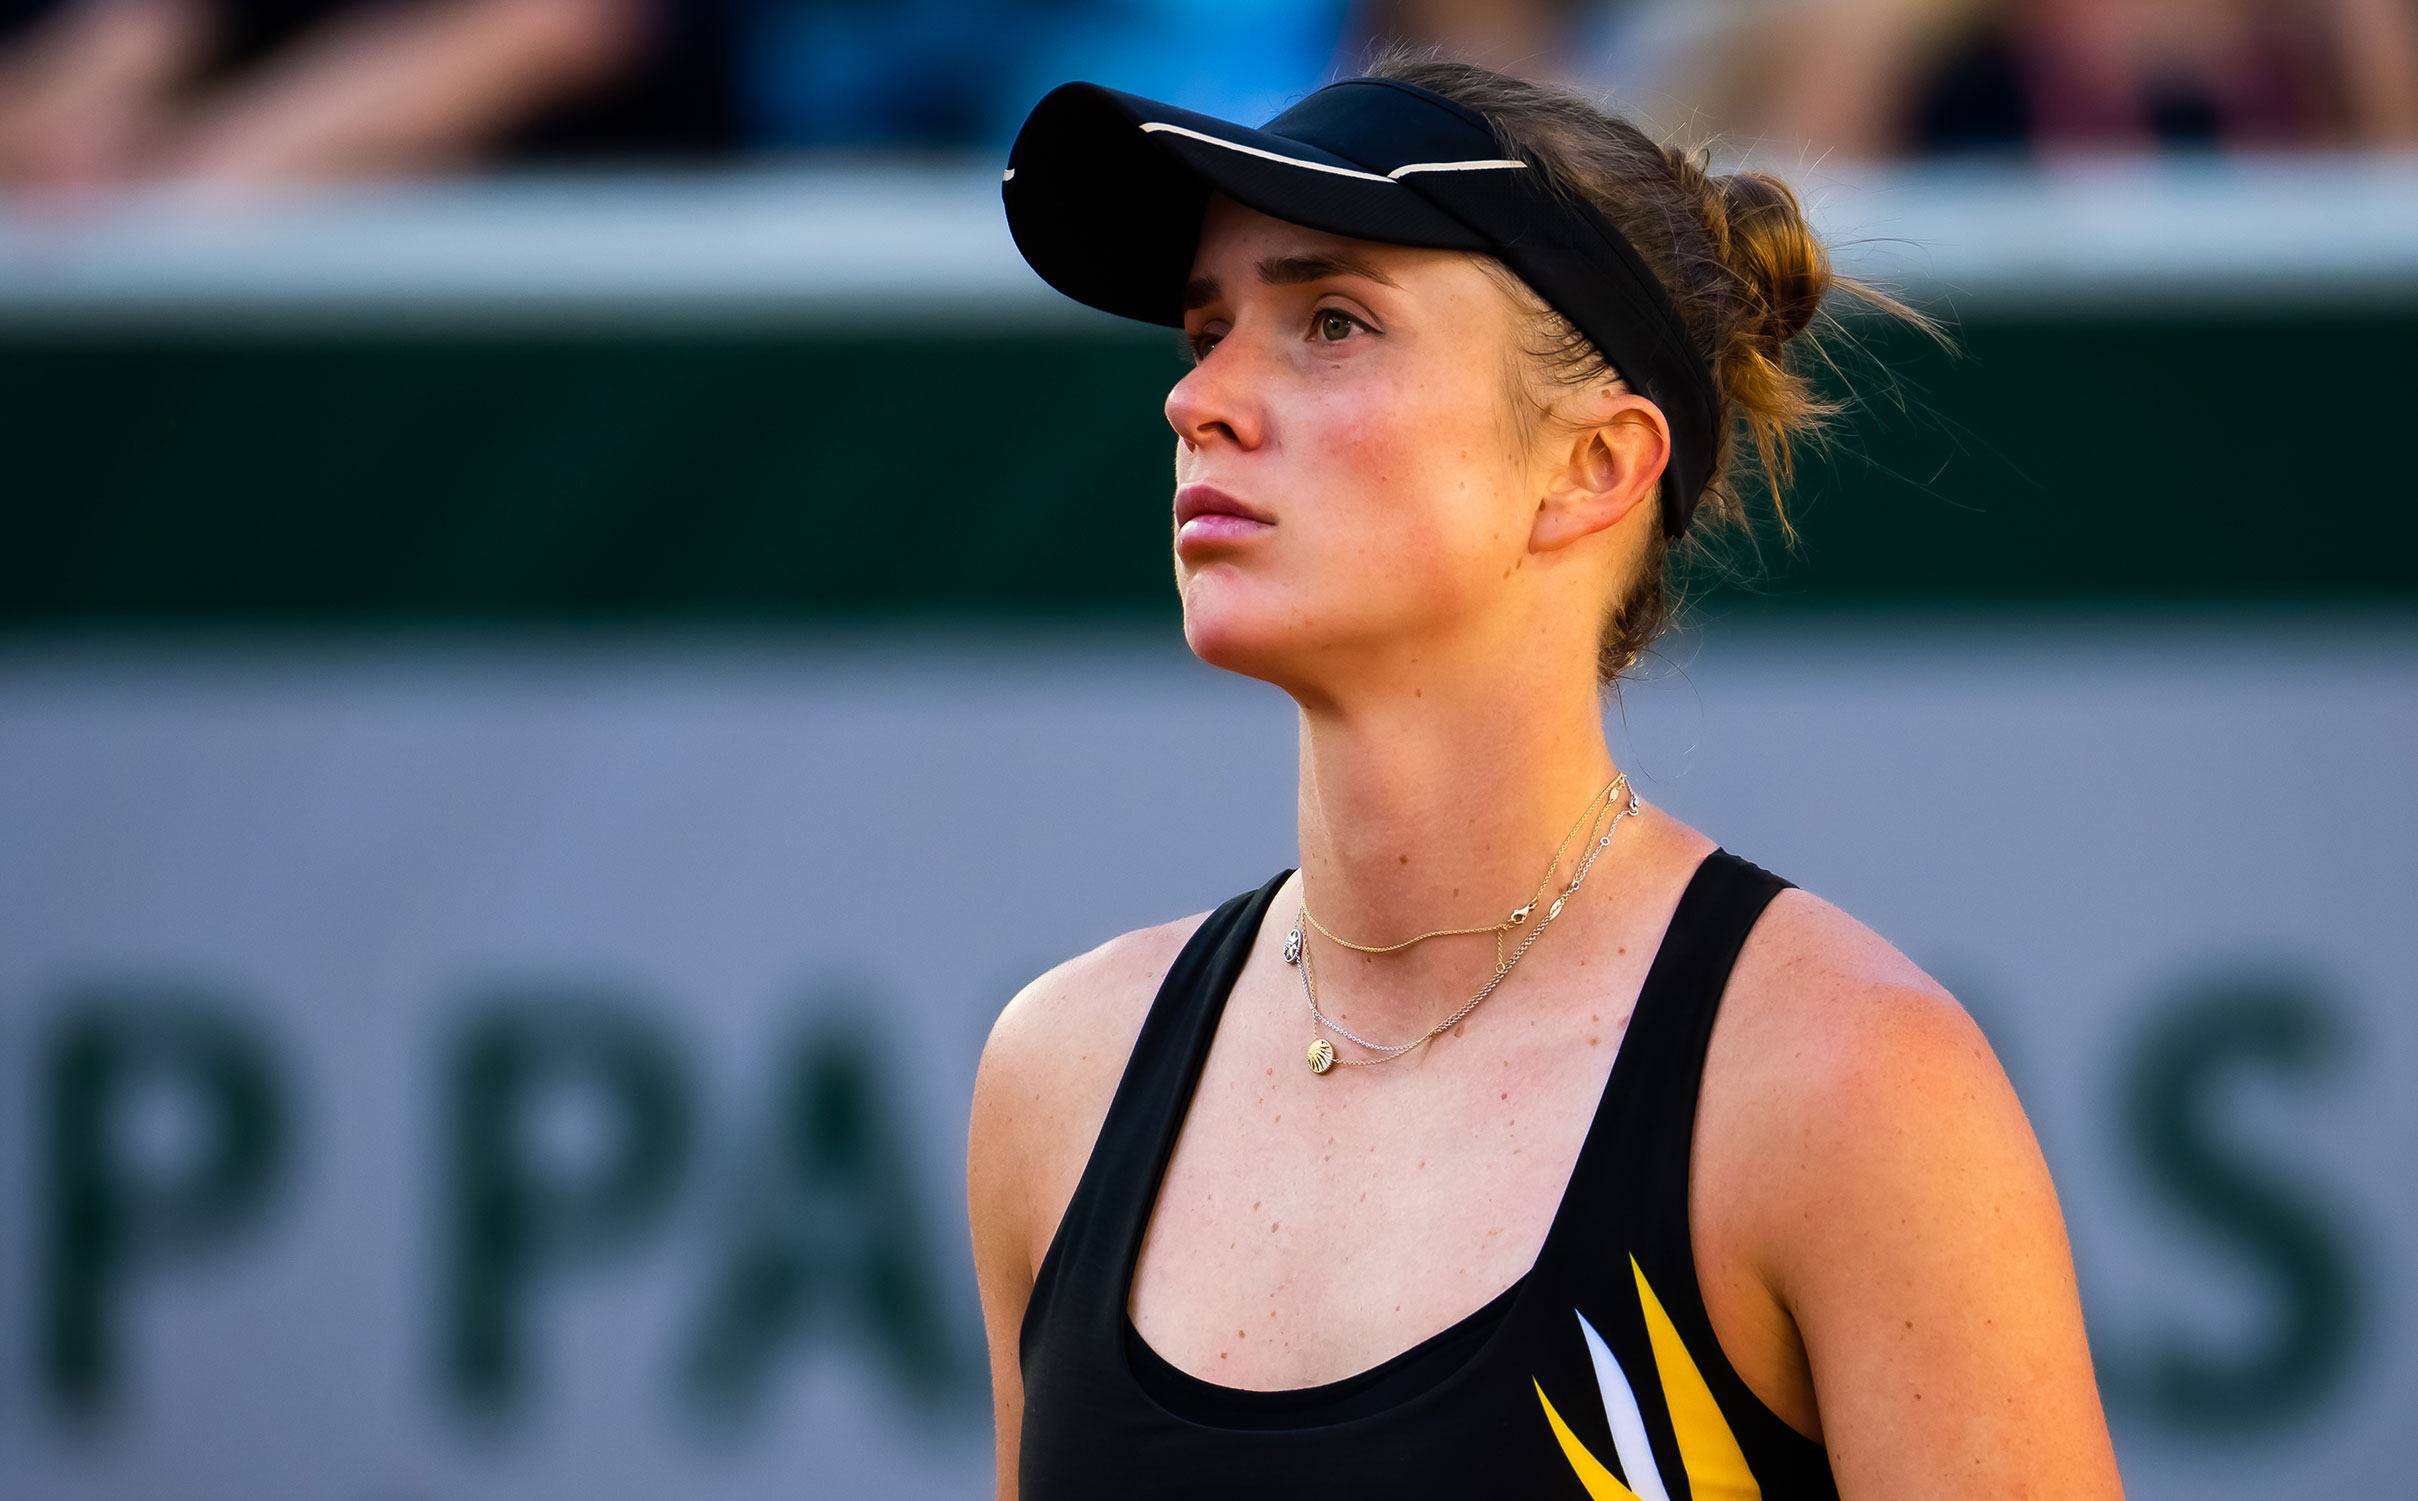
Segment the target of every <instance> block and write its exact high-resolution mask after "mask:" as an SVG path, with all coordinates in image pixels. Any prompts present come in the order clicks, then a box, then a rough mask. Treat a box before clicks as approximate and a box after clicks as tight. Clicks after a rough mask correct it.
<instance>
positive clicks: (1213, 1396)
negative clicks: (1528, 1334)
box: [1053, 848, 1721, 1428]
mask: <svg viewBox="0 0 2418 1501" xmlns="http://www.w3.org/2000/svg"><path fill="white" fill-rule="evenodd" d="M1720 853H1721V851H1720V850H1719V849H1718V848H1716V849H1714V850H1713V851H1711V852H1710V853H1708V854H1706V855H1705V857H1704V858H1703V859H1701V860H1699V861H1698V862H1697V863H1696V866H1695V868H1694V869H1693V870H1691V871H1690V872H1689V873H1688V879H1687V880H1686V882H1685V883H1683V884H1682V885H1681V887H1680V889H1679V895H1678V897H1677V898H1676V899H1675V900H1674V901H1673V902H1672V903H1671V910H1670V911H1669V912H1668V913H1666V914H1665V915H1664V917H1663V922H1662V929H1661V931H1660V933H1659V934H1657V936H1656V938H1655V941H1654V957H1653V958H1652V959H1650V960H1648V961H1647V964H1646V972H1645V974H1644V975H1643V976H1642V977H1641V978H1640V979H1639V980H1638V983H1637V993H1636V994H1635V995H1634V996H1633V997H1631V999H1630V1002H1629V1013H1628V1016H1627V1017H1626V1018H1625V1019H1624V1020H1623V1021H1622V1023H1621V1031H1620V1041H1619V1043H1618V1044H1617V1045H1615V1047H1614V1049H1613V1053H1612V1063H1611V1066H1610V1067H1609V1068H1608V1069H1607V1070H1606V1072H1605V1074H1604V1083H1603V1088H1602V1089H1601V1090H1600V1091H1599V1092H1598V1093H1597V1095H1596V1098H1595V1108H1594V1110H1593V1111H1592V1112H1591V1113H1590V1114H1589V1117H1588V1120H1587V1131H1586V1134H1585V1135H1584V1136H1583V1137H1582V1138H1580V1141H1579V1147H1578V1152H1577V1154H1576V1155H1575V1156H1573V1157H1572V1158H1571V1159H1570V1171H1569V1173H1568V1175H1567V1176H1566V1177H1565V1178H1564V1179H1563V1180H1562V1191H1561V1196H1560V1197H1559V1198H1558V1199H1557V1200H1556V1201H1555V1202H1554V1206H1553V1218H1552V1219H1551V1220H1550V1221H1548V1222H1547V1224H1546V1226H1545V1235H1544V1238H1543V1239H1542V1240H1541V1241H1539V1242H1538V1243H1537V1249H1536V1256H1535V1258H1534V1259H1533V1260H1531V1261H1530V1262H1529V1264H1528V1267H1527V1270H1525V1271H1523V1272H1521V1273H1520V1275H1519V1276H1518V1277H1516V1278H1514V1279H1513V1280H1512V1282H1511V1283H1510V1284H1509V1285H1508V1286H1506V1287H1505V1288H1504V1289H1503V1290H1502V1291H1501V1292H1499V1293H1497V1294H1496V1295H1495V1296H1494V1297H1493V1298H1491V1299H1489V1300H1488V1301H1487V1302H1486V1303H1485V1304H1484V1305H1482V1306H1481V1307H1479V1308H1478V1309H1476V1310H1475V1311H1473V1312H1471V1313H1469V1314H1467V1315H1464V1316H1463V1317H1462V1318H1460V1319H1456V1320H1454V1321H1453V1323H1451V1324H1449V1325H1447V1326H1445V1327H1444V1328H1443V1329H1440V1330H1438V1331H1437V1332H1436V1333H1434V1334H1432V1335H1429V1336H1428V1337H1427V1338H1425V1339H1422V1340H1420V1341H1418V1342H1417V1343H1415V1344H1413V1345H1411V1346H1410V1347H1409V1348H1407V1349H1405V1350H1402V1351H1400V1352H1398V1353H1396V1354H1394V1355H1390V1356H1387V1357H1386V1358H1385V1359H1384V1360H1381V1361H1379V1362H1378V1363H1377V1364H1375V1365H1373V1366H1369V1367H1367V1368H1366V1369H1364V1370H1360V1371H1355V1372H1353V1373H1352V1374H1350V1375H1348V1376H1342V1377H1338V1378H1337V1379H1336V1380H1335V1381H1331V1382H1324V1383H1321V1384H1320V1385H1318V1386H1310V1387H1286V1388H1278V1389H1277V1390H1276V1391H1275V1392H1273V1393H1271V1392H1264V1391H1259V1390H1255V1389H1253V1388H1250V1387H1236V1386H1226V1385H1223V1384H1221V1383H1219V1382H1215V1381H1210V1380H1208V1379H1206V1378H1205V1377H1200V1376H1195V1375H1193V1374H1192V1373H1191V1372H1190V1371H1187V1370H1185V1369H1184V1368H1183V1367H1181V1366H1179V1365H1176V1364H1175V1363H1174V1362H1173V1361H1171V1360H1168V1359H1167V1357H1166V1356H1165V1355H1163V1354H1161V1353H1160V1352H1159V1351H1158V1350H1156V1349H1154V1348H1152V1347H1151V1345H1150V1343H1149V1341H1147V1340H1144V1339H1142V1338H1141V1331H1140V1329H1139V1328H1138V1327H1136V1326H1135V1324H1134V1322H1133V1281H1134V1276H1135V1274H1136V1273H1137V1272H1139V1271H1140V1270H1141V1264H1142V1243H1143V1241H1144V1240H1145V1239H1146V1238H1147V1237H1148V1235H1149V1231H1150V1222H1151V1220H1152V1219H1153V1218H1155V1217H1156V1215H1157V1213H1158V1202H1159V1194H1160V1192H1161V1191H1162V1190H1163V1189H1164V1188H1165V1187H1166V1182H1167V1168H1168V1166H1169V1164H1170V1163H1171V1162H1172V1161H1173V1160H1174V1152H1173V1150H1172V1141H1171V1143H1170V1150H1169V1151H1168V1152H1167V1153H1166V1155H1165V1156H1164V1157H1163V1158H1162V1159H1161V1161H1160V1163H1159V1168H1158V1171H1157V1173H1156V1174H1155V1175H1153V1177H1152V1178H1151V1180H1150V1190H1149V1192H1150V1197H1149V1201H1148V1205H1147V1208H1146V1210H1145V1212H1144V1213H1143V1215H1142V1217H1141V1221H1140V1223H1139V1224H1138V1225H1137V1226H1136V1227H1135V1230H1134V1234H1133V1239H1132V1244H1131V1245H1129V1246H1128V1247H1127V1248H1126V1250H1125V1253H1124V1255H1123V1257H1122V1258H1121V1260H1120V1262H1119V1267H1120V1273H1121V1275H1120V1276H1119V1279H1118V1293H1119V1296H1118V1299H1117V1323H1118V1325H1119V1327H1120V1337H1119V1339H1118V1342H1117V1346H1118V1354H1117V1361H1118V1369H1119V1370H1120V1371H1121V1372H1122V1373H1123V1375H1124V1377H1125V1379H1126V1381H1127V1382H1128V1383H1130V1384H1131V1385H1132V1386H1133V1388H1134V1389H1135V1391H1136V1392H1137V1393H1139V1394H1140V1396H1141V1397H1142V1399H1143V1400H1144V1401H1147V1402H1149V1403H1150V1404H1151V1405H1152V1406H1153V1407H1156V1408H1158V1409H1159V1410H1160V1411H1162V1412H1165V1413H1166V1414H1167V1415H1168V1416H1169V1417H1171V1418H1174V1419H1176V1420H1177V1421H1179V1422H1186V1423H1192V1424H1194V1425H1195V1426H1198V1427H1217V1428H1223V1427H1224V1426H1225V1425H1222V1424H1215V1423H1202V1422H1200V1421H1199V1420H1198V1419H1195V1418H1192V1417H1188V1416H1186V1415H1185V1414H1183V1413H1178V1412H1174V1411H1171V1410H1169V1409H1168V1408H1167V1407H1166V1406H1165V1404H1163V1403H1161V1402H1160V1401H1159V1400H1158V1398H1157V1397H1156V1396H1155V1395H1153V1394H1152V1393H1151V1391H1150V1390H1149V1388H1148V1387H1147V1386H1146V1385H1145V1384H1144V1383H1143V1381H1142V1378H1141V1376H1140V1375H1139V1374H1138V1373H1137V1372H1136V1371H1135V1370H1134V1365H1133V1356H1134V1353H1135V1352H1136V1350H1137V1349H1139V1350H1141V1351H1146V1352H1148V1354H1149V1356H1150V1357H1151V1358H1152V1359H1154V1360H1156V1361H1158V1362H1159V1363H1160V1364H1161V1365H1163V1366H1165V1367H1166V1369H1167V1370H1169V1371H1172V1372H1174V1373H1175V1374H1176V1375H1177V1376H1179V1377H1182V1378H1183V1379H1184V1381H1185V1382H1191V1383H1197V1384H1198V1385H1199V1386H1200V1387H1204V1388H1207V1389H1208V1390H1207V1391H1206V1392H1205V1393H1202V1394H1201V1395H1203V1396H1204V1397H1205V1399H1206V1400H1207V1401H1208V1402H1209V1403H1211V1404H1213V1405H1219V1406H1227V1405H1231V1406H1234V1407H1236V1408H1238V1409H1245V1408H1248V1407H1249V1406H1251V1405H1253V1403H1254V1399H1256V1398H1260V1397H1274V1398H1277V1399H1279V1401H1280V1402H1281V1399H1282V1398H1284V1397H1287V1396H1293V1395H1297V1394H1311V1400H1312V1401H1313V1402H1316V1401H1318V1400H1319V1396H1320V1394H1323V1393H1325V1392H1327V1391H1328V1390H1329V1389H1330V1388H1333V1387H1337V1386H1342V1385H1349V1384H1351V1383H1355V1382H1360V1381H1362V1380H1363V1379H1364V1378H1372V1380H1371V1384H1375V1379H1381V1378H1380V1377H1379V1373H1381V1372H1385V1371H1386V1370H1388V1368H1392V1367H1396V1363H1397V1362H1406V1361H1411V1360H1414V1359H1415V1358H1416V1357H1417V1356H1419V1355H1420V1354H1421V1353H1422V1352H1423V1351H1425V1350H1427V1349H1428V1348H1429V1347H1431V1346H1432V1345H1433V1344H1434V1343H1435V1342H1436V1341H1439V1340H1443V1339H1446V1338H1448V1337H1450V1336H1452V1335H1453V1334H1455V1333H1456V1332H1457V1331H1460V1330H1462V1329H1463V1328H1464V1326H1466V1325H1467V1324H1468V1323H1469V1322H1470V1320H1472V1319H1476V1318H1478V1317H1480V1316H1482V1315H1485V1314H1486V1313H1487V1312H1488V1311H1489V1310H1491V1309H1494V1308H1496V1307H1497V1306H1498V1305H1500V1307H1501V1310H1502V1311H1501V1312H1500V1314H1499V1315H1497V1316H1496V1323H1495V1327H1494V1329H1493V1330H1491V1331H1490V1332H1489V1333H1488V1334H1487V1336H1486V1338H1485V1339H1483V1340H1481V1341H1479V1342H1478V1343H1477V1345H1476V1347H1475V1348H1473V1349H1472V1350H1471V1351H1470V1352H1469V1355H1468V1358H1467V1359H1466V1360H1463V1361H1462V1362H1460V1363H1459V1364H1458V1365H1456V1366H1455V1367H1454V1368H1452V1369H1451V1370H1448V1371H1443V1372H1440V1373H1438V1374H1437V1376H1436V1377H1435V1379H1434V1381H1433V1382H1432V1383H1429V1384H1426V1385H1423V1386H1421V1387H1419V1388H1418V1389H1417V1390H1414V1391H1408V1392H1404V1393H1402V1394H1401V1395H1400V1397H1399V1399H1398V1400H1396V1401H1395V1402H1393V1403H1390V1404H1388V1405H1386V1406H1383V1407H1379V1408H1376V1409H1374V1410H1372V1411H1370V1412H1366V1413H1357V1414H1355V1415H1354V1416H1353V1417H1351V1418H1349V1419H1345V1420H1342V1422H1340V1423H1337V1424H1333V1425H1329V1424H1325V1423H1320V1422H1317V1421H1311V1422H1305V1423H1303V1424H1300V1425H1298V1426H1300V1427H1304V1428H1308V1427H1324V1426H1343V1425H1344V1424H1346V1423H1358V1422H1365V1421H1369V1420H1372V1419H1375V1418H1378V1417H1382V1416H1384V1415H1386V1414H1389V1413H1393V1412H1397V1411H1399V1410H1401V1409H1402V1408H1404V1407H1407V1406H1409V1405H1410V1404H1412V1403H1414V1402H1419V1401H1422V1400H1425V1399H1427V1398H1430V1397H1432V1396H1434V1395H1435V1394H1436V1393H1437V1392H1439V1391H1441V1390H1443V1389H1444V1388H1446V1387H1448V1386H1450V1385H1451V1384H1452V1383H1453V1382H1454V1381H1456V1380H1458V1379H1459V1378H1460V1377H1461V1376H1462V1375H1464V1374H1466V1373H1467V1372H1468V1371H1469V1370H1470V1369H1472V1368H1474V1367H1475V1366H1476V1365H1477V1364H1478V1363H1479V1362H1480V1361H1482V1360H1483V1359H1484V1358H1485V1355H1486V1352H1487V1351H1488V1350H1489V1349H1491V1348H1492V1347H1493V1346H1494V1344H1495V1342H1496V1341H1497V1340H1498V1339H1500V1338H1501V1337H1502V1333H1503V1330H1504V1329H1505V1328H1506V1327H1508V1326H1509V1325H1510V1323H1511V1322H1512V1317H1511V1316H1512V1314H1513V1313H1514V1312H1515V1311H1516V1310H1517V1307H1518V1304H1519V1302H1520V1300H1521V1298H1522V1296H1523V1295H1524V1294H1525V1293H1526V1291H1527V1289H1528V1288H1529V1287H1530V1286H1531V1285H1532V1284H1533V1283H1534V1281H1535V1279H1536V1274H1537V1272H1538V1271H1539V1270H1540V1269H1541V1268H1543V1267H1544V1265H1545V1264H1546V1262H1547V1260H1548V1259H1549V1258H1550V1257H1551V1256H1552V1255H1553V1252H1554V1250H1555V1248H1556V1247H1557V1246H1558V1245H1559V1244H1560V1242H1561V1241H1562V1239H1563V1228H1564V1226H1565V1225H1566V1224H1567V1223H1568V1221H1569V1219H1570V1217H1571V1214H1572V1210H1571V1207H1570V1190H1571V1188H1572V1186H1573V1185H1575V1184H1576V1183H1577V1182H1578V1181H1579V1179H1580V1176H1581V1175H1582V1174H1583V1173H1584V1172H1585V1171H1586V1169H1587V1167H1588V1165H1589V1164H1590V1162H1591V1161H1592V1160H1593V1159H1594V1158H1595V1157H1597V1156H1598V1155H1600V1154H1601V1152H1602V1151H1604V1150H1605V1148H1604V1146H1603V1133H1604V1130H1605V1120H1606V1118H1607V1116H1608V1115H1609V1114H1610V1110H1609V1102H1610V1101H1611V1099H1612V1092H1613V1089H1614V1088H1615V1086H1617V1085H1619V1084H1620V1083H1621V1082H1622V1079H1623V1077H1624V1074H1625V1073H1626V1072H1628V1071H1630V1070H1631V1065H1630V1063H1629V1058H1630V1056H1631V1055H1630V1052H1629V1045H1628V1044H1629V1036H1630V1034H1631V1033H1632V1032H1633V1031H1634V1030H1635V1028H1636V1026H1637V1020H1638V1018H1637V1012H1638V1009H1639V1008H1640V1007H1641V1006H1642V1005H1643V1004H1644V1002H1645V998H1646V995H1647V993H1648V992H1649V991H1650V990H1652V988H1653V985H1654V976H1655V973H1656V972H1657V971H1658V970H1660V969H1661V968H1662V966H1663V963H1664V962H1665V960H1666V959H1668V958H1669V956H1670V941H1671V928H1672V925H1673V924H1674V923H1675V922H1676V921H1677V920H1678V917H1679V911H1680V908H1681V907H1683V906H1685V905H1686V903H1687V899H1688V894H1689V893H1690V892H1691V891H1693V890H1694V889H1695V887H1696V883H1697V881H1698V880H1700V879H1702V877H1703V875H1704V871H1705V867H1706V866H1707V865H1708V864H1710V863H1711V861H1712V859H1713V857H1714V856H1715V855H1718V854H1720ZM1295 873H1296V872H1295V871H1292V870H1288V871H1286V872H1285V873H1284V875H1283V876H1281V877H1279V878H1277V879H1276V880H1274V881H1271V882H1269V883H1268V884H1267V885H1266V886H1264V887H1262V888H1261V889H1260V892H1259V894H1258V907H1259V910H1258V912H1257V913H1255V914H1250V915H1249V921H1250V924H1251V937H1250V941H1249V943H1248V944H1247V945H1246V948H1245V954H1246V959H1245V962H1244V964H1243V965H1238V966H1237V967H1236V969H1235V971H1234V973H1233V974H1232V975H1231V976H1229V977H1228V979H1227V982H1226V985H1225V986H1224V988H1223V989H1222V990H1221V991H1220V993H1219V995H1218V997H1217V1011H1216V1014H1215V1015H1214V1016H1213V1017H1211V1018H1210V1019H1209V1025H1208V1029H1207V1030H1208V1039H1207V1041H1206V1042H1205V1043H1204V1044H1203V1045H1202V1048H1201V1053H1200V1058H1199V1060H1198V1062H1197V1063H1196V1064H1195V1065H1194V1066H1193V1067H1192V1069H1191V1070H1190V1071H1189V1075H1188V1078H1187V1079H1186V1083H1185V1098H1184V1108H1183V1112H1182V1114H1180V1115H1179V1116H1177V1118H1176V1122H1175V1130H1176V1133H1177V1134H1181V1132H1182V1130H1183V1123H1184V1121H1185V1120H1187V1119H1189V1118H1190V1117H1191V1114H1192V1104H1193V1101H1194V1100H1195V1099H1197V1098H1198V1097H1199V1091H1200V1081H1201V1075H1202V1073H1203V1072H1205V1071H1206V1069H1207V1067H1208V1062H1209V1053H1210V1051H1211V1049H1212V1048H1214V1047H1215V1045H1216V1041H1217V1031H1218V1028H1219V1027H1220V1026H1221V1025H1223V1024H1224V1022H1225V1017H1226V1006H1227V1004H1228V1003H1229V1002H1230V1001H1231V1000H1232V999H1233V996H1234V987H1235V985H1236V984H1238V983H1240V981H1241V979H1242V971H1243V969H1244V968H1245V967H1247V966H1248V962H1249V961H1248V957H1247V956H1248V954H1249V953H1250V951H1251V950H1253V949H1256V948H1257V946H1258V943H1259V935H1260V933H1261V931H1262V929H1263V928H1264V927H1265V926H1266V923H1267V920H1268V913H1269V912H1270V911H1272V910H1273V909H1274V908H1275V905H1276V894H1277V893H1278V892H1279V891H1281V890H1282V889H1283V888H1284V884H1285V882H1286V881H1288V880H1290V879H1291V878H1292V877H1293V875H1294V874H1295ZM1053 1249H1055V1247H1054V1246H1053ZM1238 1399H1239V1400H1238ZM1338 1400H1344V1399H1338ZM1272 1426H1283V1427H1293V1426H1296V1425H1291V1424H1285V1425H1272Z"/></svg>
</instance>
